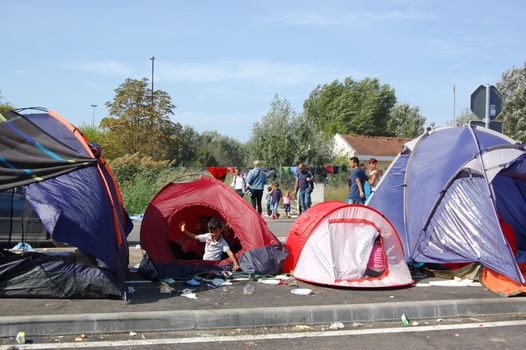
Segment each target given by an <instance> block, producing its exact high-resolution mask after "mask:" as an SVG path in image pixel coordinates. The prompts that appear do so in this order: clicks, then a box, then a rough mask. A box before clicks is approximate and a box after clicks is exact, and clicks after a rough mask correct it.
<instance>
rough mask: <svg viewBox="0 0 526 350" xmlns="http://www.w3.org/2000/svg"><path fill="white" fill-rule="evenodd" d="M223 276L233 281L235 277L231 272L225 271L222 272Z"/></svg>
mask: <svg viewBox="0 0 526 350" xmlns="http://www.w3.org/2000/svg"><path fill="white" fill-rule="evenodd" d="M221 275H222V276H223V277H224V278H226V279H231V278H232V277H234V274H233V273H232V272H231V271H223V272H221Z"/></svg>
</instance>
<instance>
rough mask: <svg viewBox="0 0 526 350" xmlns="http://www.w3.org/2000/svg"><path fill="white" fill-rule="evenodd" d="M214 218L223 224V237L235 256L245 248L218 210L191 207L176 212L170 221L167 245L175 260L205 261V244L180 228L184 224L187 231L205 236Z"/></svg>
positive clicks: (205, 207) (198, 206)
mask: <svg viewBox="0 0 526 350" xmlns="http://www.w3.org/2000/svg"><path fill="white" fill-rule="evenodd" d="M212 218H216V219H218V220H219V221H221V222H222V223H223V225H224V227H225V228H224V230H223V234H222V236H223V238H224V239H225V241H226V242H227V243H228V245H229V246H230V250H231V251H232V252H233V253H234V254H236V253H237V252H239V251H240V250H241V249H242V248H243V247H242V246H241V242H240V241H239V239H238V238H237V236H236V234H235V231H234V229H233V228H231V227H229V226H226V223H227V220H226V219H225V217H224V216H223V215H222V214H221V213H219V211H218V210H216V209H214V208H211V207H209V206H205V205H190V206H187V207H184V208H183V209H181V210H178V211H176V212H175V213H174V214H173V216H172V218H171V220H170V231H169V234H168V242H167V243H168V245H169V246H170V250H171V252H172V256H173V258H174V260H203V254H204V248H205V244H204V243H201V242H198V241H197V240H194V239H191V238H189V237H187V236H186V235H185V234H184V233H183V232H182V231H181V228H180V226H181V224H182V223H183V222H184V223H185V225H186V227H185V229H186V230H187V231H190V232H192V233H194V234H204V233H207V232H208V222H209V221H210V220H211V219H212ZM225 255H226V254H225ZM224 258H225V259H226V258H227V257H224ZM212 263H213V262H212Z"/></svg>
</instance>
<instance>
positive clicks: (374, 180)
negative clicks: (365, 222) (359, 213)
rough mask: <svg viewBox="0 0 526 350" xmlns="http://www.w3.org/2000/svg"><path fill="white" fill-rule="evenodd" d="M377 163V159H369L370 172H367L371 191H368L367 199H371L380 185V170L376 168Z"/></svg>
mask: <svg viewBox="0 0 526 350" xmlns="http://www.w3.org/2000/svg"><path fill="white" fill-rule="evenodd" d="M376 163H377V160H376V159H374V158H371V159H369V174H367V182H368V183H369V186H370V191H369V193H368V194H367V193H366V196H365V200H367V199H369V197H370V196H371V194H372V193H373V192H374V190H375V188H376V186H377V185H378V182H380V170H378V169H377V168H376Z"/></svg>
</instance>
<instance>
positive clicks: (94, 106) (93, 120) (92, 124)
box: [91, 105, 97, 127]
mask: <svg viewBox="0 0 526 350" xmlns="http://www.w3.org/2000/svg"><path fill="white" fill-rule="evenodd" d="M91 107H93V119H92V120H91V126H93V127H95V108H96V107H97V105H91Z"/></svg>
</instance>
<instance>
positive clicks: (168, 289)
mask: <svg viewBox="0 0 526 350" xmlns="http://www.w3.org/2000/svg"><path fill="white" fill-rule="evenodd" d="M172 292H175V289H174V288H172V287H171V286H170V285H168V284H167V283H164V282H161V294H172Z"/></svg>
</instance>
